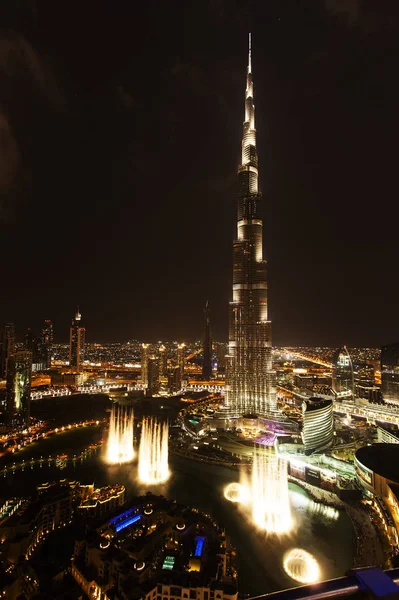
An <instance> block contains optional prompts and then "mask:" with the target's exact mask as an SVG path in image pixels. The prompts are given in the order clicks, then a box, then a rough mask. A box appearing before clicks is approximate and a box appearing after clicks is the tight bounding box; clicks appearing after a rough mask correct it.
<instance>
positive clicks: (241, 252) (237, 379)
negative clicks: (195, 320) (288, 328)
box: [226, 35, 276, 417]
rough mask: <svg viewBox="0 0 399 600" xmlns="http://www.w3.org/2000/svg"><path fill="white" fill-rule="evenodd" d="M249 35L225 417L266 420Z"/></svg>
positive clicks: (270, 396) (267, 358)
mask: <svg viewBox="0 0 399 600" xmlns="http://www.w3.org/2000/svg"><path fill="white" fill-rule="evenodd" d="M251 60H252V56H251V35H250V37H249V53H248V67H247V77H246V89H245V120H244V127H243V137H242V146H241V148H242V153H241V166H240V167H239V168H238V202H237V238H236V240H235V241H234V242H233V301H232V302H230V317H229V354H228V358H227V373H226V414H227V415H228V416H230V417H239V416H241V415H247V414H251V415H257V416H258V417H265V416H268V415H270V414H273V413H274V412H275V410H276V372H275V371H274V370H273V364H272V336H271V321H269V318H268V311H267V264H266V261H265V260H264V259H263V247H262V246H263V234H262V230H263V223H262V211H261V208H260V207H261V205H262V194H261V193H260V191H259V187H258V153H257V150H256V129H255V105H254V89H253V80H252V62H251Z"/></svg>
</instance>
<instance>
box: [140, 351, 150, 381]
mask: <svg viewBox="0 0 399 600" xmlns="http://www.w3.org/2000/svg"><path fill="white" fill-rule="evenodd" d="M148 349H149V344H141V384H142V386H143V387H144V388H146V387H147V386H148Z"/></svg>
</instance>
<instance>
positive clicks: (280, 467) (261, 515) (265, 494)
mask: <svg viewBox="0 0 399 600" xmlns="http://www.w3.org/2000/svg"><path fill="white" fill-rule="evenodd" d="M251 497H252V521H253V523H254V525H256V526H257V527H259V529H265V530H266V531H268V532H269V533H287V532H288V531H289V530H290V529H291V527H292V518H291V507H290V502H289V497H288V480H287V463H286V462H284V461H282V460H281V459H279V458H278V457H276V456H275V455H273V454H272V453H271V451H268V450H264V449H263V448H262V449H256V450H255V452H254V461H253V466H252V475H251Z"/></svg>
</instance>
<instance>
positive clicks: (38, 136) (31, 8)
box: [0, 0, 399, 346]
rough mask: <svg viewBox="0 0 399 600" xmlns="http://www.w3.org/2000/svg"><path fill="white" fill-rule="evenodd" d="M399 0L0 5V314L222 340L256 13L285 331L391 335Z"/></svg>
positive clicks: (308, 337)
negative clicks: (78, 317)
mask: <svg viewBox="0 0 399 600" xmlns="http://www.w3.org/2000/svg"><path fill="white" fill-rule="evenodd" d="M397 4H398V3H397V0H392V1H391V2H387V1H384V0H379V1H378V2H377V1H367V0H364V1H362V0H318V1H313V0H306V1H305V0H304V1H303V2H301V1H298V0H295V1H292V2H291V1H287V0H259V1H256V0H253V2H252V3H251V5H249V4H248V3H245V2H243V1H242V0H241V1H240V2H237V1H236V0H213V1H211V0H209V1H206V0H194V1H192V2H188V1H186V0H185V1H172V0H169V1H166V0H163V1H161V0H159V1H155V0H147V1H146V2H145V3H144V2H130V1H127V0H126V2H118V1H115V2H110V1H107V2H104V1H97V2H94V1H93V2H90V1H88V0H86V1H84V2H81V1H80V2H73V1H70V2H62V1H60V2H53V1H48V2H44V1H43V2H40V1H39V0H37V2H23V1H22V0H20V1H19V2H16V1H15V0H10V1H7V0H2V3H1V7H0V23H1V24H2V29H1V32H0V33H1V35H0V265H1V290H0V321H7V320H14V321H15V323H16V326H17V331H18V332H19V334H20V336H22V334H23V332H24V330H25V329H26V327H28V326H31V327H33V328H35V327H38V326H39V325H40V323H41V321H42V320H43V319H45V318H51V319H52V320H53V321H54V323H55V328H56V335H57V339H58V340H59V341H62V340H66V339H67V336H68V326H69V321H70V318H71V316H72V314H73V312H74V310H75V307H76V306H77V305H78V304H79V306H80V308H81V312H82V313H83V317H84V320H85V324H86V327H87V339H88V340H89V341H107V340H109V341H113V340H115V341H117V340H126V339H131V338H138V339H142V340H150V341H152V340H156V339H168V338H169V339H184V338H196V337H198V336H200V335H202V325H203V314H202V307H203V305H204V303H205V301H206V300H207V299H209V301H210V304H211V307H212V318H213V331H214V337H215V338H216V339H226V337H227V318H228V301H229V300H230V297H231V242H232V240H233V237H234V225H235V223H234V221H235V212H236V205H235V203H236V200H235V184H236V170H237V166H238V164H239V157H240V142H241V126H242V121H243V110H244V88H245V68H246V52H247V33H248V30H249V27H250V28H251V29H252V32H253V72H254V81H255V103H256V110H257V130H258V152H259V157H260V186H261V190H262V192H263V194H264V219H265V236H264V244H265V250H266V255H267V257H268V260H269V290H270V291H269V303H270V317H271V319H272V321H273V339H274V343H275V344H276V345H282V344H287V345H288V344H293V345H294V344H295V345H307V344H309V345H311V344H318V345H340V344H342V343H347V344H348V345H350V346H379V345H381V344H383V343H387V342H391V341H397V340H398V339H399V316H398V313H399V311H398V258H399V252H398V250H399V242H398V239H399V238H398V223H399V209H398V139H399V118H398V111H399V83H398V78H399V42H398V40H399V25H398V19H397V12H398V8H397Z"/></svg>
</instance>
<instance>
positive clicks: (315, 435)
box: [302, 398, 334, 454]
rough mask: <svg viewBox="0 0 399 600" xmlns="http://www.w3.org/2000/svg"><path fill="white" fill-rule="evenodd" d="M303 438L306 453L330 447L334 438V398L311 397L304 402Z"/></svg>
mask: <svg viewBox="0 0 399 600" xmlns="http://www.w3.org/2000/svg"><path fill="white" fill-rule="evenodd" d="M302 419H303V428H302V440H303V444H304V446H305V452H306V454H311V453H312V452H314V451H315V450H320V449H321V448H328V447H329V446H331V444H332V442H333V438H334V414H333V402H332V400H322V399H320V398H310V399H309V400H304V402H302Z"/></svg>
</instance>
